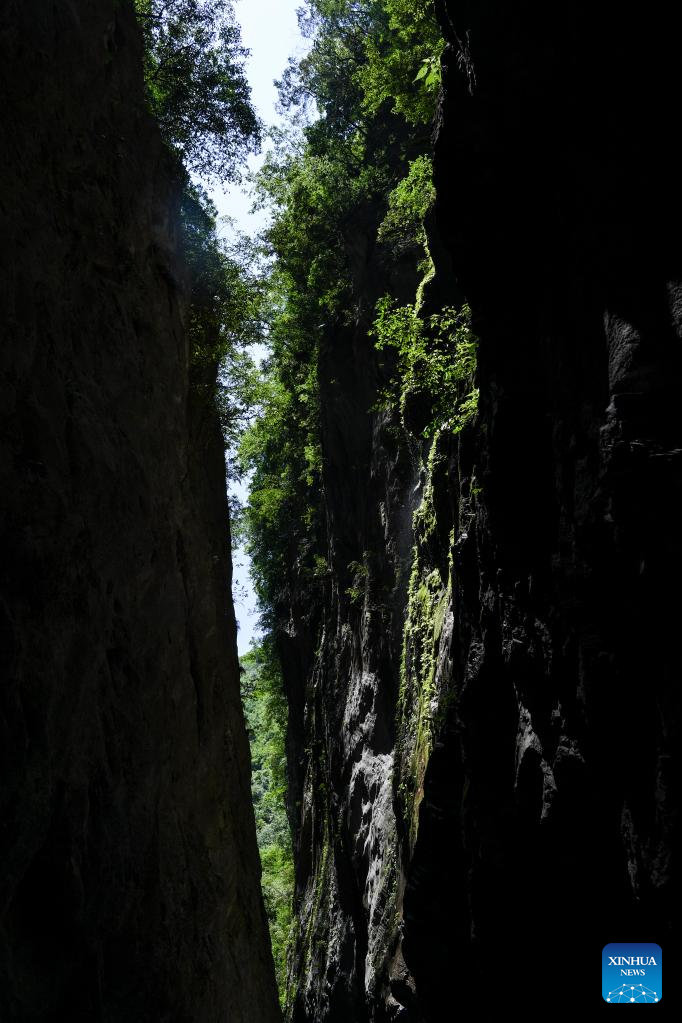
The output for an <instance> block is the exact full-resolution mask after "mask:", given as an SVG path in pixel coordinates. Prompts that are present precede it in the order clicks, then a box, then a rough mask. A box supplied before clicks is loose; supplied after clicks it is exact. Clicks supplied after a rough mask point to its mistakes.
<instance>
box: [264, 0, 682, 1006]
mask: <svg viewBox="0 0 682 1023" xmlns="http://www.w3.org/2000/svg"><path fill="white" fill-rule="evenodd" d="M438 13H439V17H440V20H441V24H442V27H443V31H444V33H445V35H446V38H447V40H448V42H449V44H450V46H449V49H448V50H447V52H446V57H445V75H444V91H443V97H442V102H441V110H440V114H439V121H438V126H437V142H436V157H435V180H436V185H437V192H438V202H437V206H436V210H435V214H434V215H433V216H432V218H431V224H430V233H431V238H430V246H431V251H432V254H433V255H434V259H435V261H436V265H437V276H436V279H435V280H434V281H433V282H432V283H431V285H430V294H431V299H430V300H431V301H435V300H436V298H437V299H438V300H439V301H440V302H441V304H448V303H454V304H457V303H458V302H459V301H460V299H461V296H462V295H465V296H466V298H467V300H468V301H469V303H470V305H471V307H472V311H473V322H474V330H475V333H476V334H477V335H478V337H479V339H480V343H479V354H478V365H479V369H478V381H479V384H480V395H481V397H480V407H479V416H478V419H477V421H476V422H475V423H474V424H473V425H472V426H469V427H467V428H466V429H465V430H464V431H463V432H462V433H461V434H460V435H459V436H452V435H449V434H447V433H443V434H441V436H440V437H439V439H438V440H437V442H436V444H435V445H434V447H433V449H432V450H431V451H430V452H428V451H426V450H424V451H420V450H419V448H418V446H417V448H416V449H415V446H414V445H413V446H412V448H410V446H409V444H407V442H406V441H405V440H403V441H402V442H400V441H399V440H396V442H395V444H393V445H391V444H390V443H388V439H389V437H390V436H392V434H391V433H390V431H387V430H386V427H387V425H390V424H387V423H386V422H385V420H384V419H382V417H381V416H379V415H373V414H371V413H368V412H367V410H368V409H369V408H370V407H371V405H372V401H373V395H374V394H375V393H376V391H375V390H373V387H374V388H376V386H377V382H378V383H380V380H378V377H377V374H378V370H377V355H376V353H374V352H373V347H372V340H371V339H370V338H367V337H366V334H363V330H364V331H366V328H367V326H368V323H367V322H365V323H364V324H363V323H358V324H357V329H356V331H355V333H353V334H352V336H349V335H348V333H343V332H342V333H341V334H339V335H338V336H335V337H333V338H330V339H328V341H327V343H326V346H324V345H323V348H322V356H321V360H320V379H321V387H322V390H323V401H322V415H323V431H324V432H323V456H324V464H325V500H326V513H327V524H328V530H329V549H330V563H331V564H332V566H333V573H332V577H331V579H330V580H328V582H327V584H326V586H327V589H326V592H325V597H324V600H323V601H322V602H321V604H317V605H316V606H315V607H314V608H313V609H312V610H310V609H307V613H306V611H305V609H304V607H303V604H302V603H298V604H297V603H296V601H294V602H292V614H291V618H290V629H289V632H288V635H287V638H286V640H285V641H283V642H285V644H286V651H285V656H287V657H288V665H289V668H288V671H289V674H290V677H289V679H288V685H289V687H290V690H291V691H292V692H293V693H294V694H295V696H296V700H297V702H296V703H295V706H298V707H300V713H299V715H298V716H297V717H295V718H294V721H293V728H294V731H293V733H292V734H293V746H292V754H293V760H294V768H295V771H294V777H295V778H298V779H299V781H300V786H299V788H298V789H297V790H296V792H295V795H294V806H293V807H292V809H293V812H294V816H295V818H296V820H297V826H298V838H297V843H298V851H297V856H298V899H299V906H300V913H299V916H300V933H299V937H298V942H297V952H296V957H295V960H294V969H293V971H292V981H293V982H294V984H295V985H297V986H296V988H295V996H294V998H293V1001H292V1007H291V1018H292V1019H293V1020H294V1021H295V1023H313V1021H314V1023H321V1021H323V1020H324V1021H332V1020H333V1021H337V1020H338V1021H341V1020H347V1019H351V1018H352V1019H353V1020H356V1021H364V1020H367V1021H373V1023H378V1021H385V1020H401V1021H412V1023H415V1021H419V1023H431V1021H434V1023H435V1021H442V1020H449V1019H454V1018H455V1016H456V1014H457V1013H458V1012H462V1011H463V1010H467V1009H473V1008H474V1007H478V1008H479V1009H480V1007H481V1004H482V1001H481V1000H482V999H483V1000H484V1003H485V1004H486V1005H487V1007H488V1008H489V1009H490V1008H491V1007H501V1006H503V1005H509V1004H511V1001H512V999H513V998H514V997H516V996H515V994H514V992H518V985H519V980H520V979H521V980H524V979H529V980H530V981H531V982H532V995H531V994H529V995H528V998H529V999H531V998H532V1000H533V1002H534V1004H539V1000H540V999H542V998H544V997H549V996H551V995H552V993H554V995H555V996H556V989H557V985H558V984H559V983H560V982H562V981H564V980H566V979H567V978H572V979H573V980H575V978H576V976H577V975H579V976H580V979H581V980H584V979H585V978H587V977H588V975H589V984H590V992H592V991H594V992H595V995H594V997H595V998H596V1000H597V1004H598V1001H599V993H598V971H599V965H598V964H599V957H600V954H601V949H602V946H603V945H604V944H606V943H607V942H609V941H612V940H614V938H615V937H616V936H622V937H623V940H625V938H626V936H627V938H628V940H630V939H634V938H640V937H641V938H644V937H647V939H648V940H655V941H656V942H658V943H659V944H661V945H662V947H663V948H664V949H666V948H668V949H669V950H670V952H671V953H673V955H674V953H675V950H676V946H675V944H674V941H675V939H674V926H675V921H676V918H677V917H678V915H679V908H680V906H679V883H678V881H677V879H676V875H675V873H674V871H673V863H674V854H675V851H676V849H677V846H678V842H679V817H678V814H679V792H678V788H677V783H676V777H677V774H676V770H675V769H674V766H673V764H674V759H675V757H676V755H677V749H678V744H679V683H680V677H681V674H682V659H681V654H680V646H679V641H678V638H677V634H678V628H679V627H678V618H679V606H680V604H679V594H678V593H677V587H678V580H679V577H680V569H681V568H682V545H681V543H680V529H679V521H680V511H681V508H682V500H681V498H682V421H681V416H680V397H679V396H680V393H681V391H682V301H681V296H682V258H681V255H680V252H681V250H680V244H679V239H680V226H681V225H680V214H679V204H677V202H676V198H675V197H676V194H677V191H678V188H679V184H678V183H677V182H676V180H675V174H676V168H677V162H676V160H675V158H674V149H675V146H676V139H675V133H674V131H673V130H672V125H673V124H674V123H675V122H676V118H677V114H676V111H678V110H679V101H680V70H679V69H680V65H679V59H678V56H677V54H676V53H675V45H674V40H675V38H676V35H675V31H674V25H673V24H672V19H671V17H670V16H669V15H668V14H667V13H666V9H665V8H664V7H663V6H662V5H659V4H654V9H653V11H651V12H650V13H649V14H648V15H647V19H646V22H644V21H643V20H642V17H641V12H640V15H638V16H635V15H634V14H633V15H630V14H628V13H626V12H625V10H624V8H623V7H622V5H618V6H617V5H615V4H611V3H606V4H602V5H597V7H595V5H593V4H592V5H587V4H583V3H579V4H574V5H570V7H569V8H568V9H567V8H564V7H556V6H552V5H547V4H540V3H536V2H529V3H524V4H507V3H503V2H501V0H496V2H481V0H472V2H460V0H457V2H455V0H452V2H449V3H440V4H439V5H438ZM644 54H646V55H647V56H646V57H644ZM376 272H377V263H376V254H375V253H373V252H372V251H371V247H369V248H368V249H367V250H366V262H365V264H364V266H363V268H362V269H361V271H360V272H358V274H357V282H358V290H359V291H360V292H361V291H362V287H367V286H366V284H362V287H361V285H360V282H365V281H367V280H371V278H372V274H373V273H376ZM377 290H378V292H379V293H381V288H378V289H377ZM367 305H368V306H371V302H370V301H368V302H367ZM369 318H371V317H368V319H369ZM350 366H352V367H353V368H352V369H350V368H348V367H350ZM344 367H345V369H344ZM344 373H345V376H344ZM325 381H334V382H335V383H337V384H338V382H339V381H341V382H342V386H341V388H340V390H339V391H338V392H334V391H331V390H330V391H329V393H328V394H326V392H325V387H326V386H327V385H326V383H325ZM368 392H369V393H368ZM351 561H353V562H355V563H358V562H359V563H361V564H362V565H363V566H364V568H363V569H362V571H360V570H358V569H356V571H355V575H353V573H352V572H350V573H349V569H348V566H349V564H350V563H351ZM403 622H405V623H406V629H405V632H403ZM401 661H402V669H401ZM521 997H525V996H521ZM561 997H562V999H563V998H564V996H561ZM566 997H568V996H566ZM584 997H585V995H584V994H582V995H581V1001H582V1000H583V999H584Z"/></svg>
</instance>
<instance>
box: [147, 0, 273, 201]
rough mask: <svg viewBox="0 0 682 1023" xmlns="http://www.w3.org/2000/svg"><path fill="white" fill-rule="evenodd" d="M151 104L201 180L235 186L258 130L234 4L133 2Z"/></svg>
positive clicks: (222, 0)
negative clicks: (136, 14)
mask: <svg viewBox="0 0 682 1023" xmlns="http://www.w3.org/2000/svg"><path fill="white" fill-rule="evenodd" d="M135 4H136V8H137V13H138V18H139V20H140V22H141V24H142V28H143V32H144V37H145V81H146V84H147V90H148V95H149V101H150V105H151V108H152V111H153V113H154V114H155V116H156V118H157V120H158V122H159V125H160V127H161V130H162V133H163V135H164V138H165V139H166V141H167V142H168V143H169V144H170V145H172V146H173V147H174V148H175V149H176V150H177V151H178V152H179V153H180V155H181V157H182V159H183V161H184V163H185V166H186V167H187V169H188V170H189V171H190V172H191V173H192V174H196V175H199V176H200V177H201V178H203V179H204V180H211V179H214V180H218V181H223V182H227V181H236V180H238V179H239V176H240V168H241V167H242V166H243V163H244V160H245V158H246V156H247V154H248V153H249V152H251V151H253V150H255V149H256V148H257V147H258V145H259V143H260V137H261V125H260V123H259V121H258V118H257V117H256V114H255V112H254V109H253V106H252V105H251V91H250V88H249V84H248V81H247V78H246V74H245V71H244V61H245V59H246V57H247V56H248V51H247V50H245V49H244V47H243V46H242V43H241V36H240V30H239V26H238V25H237V23H236V21H235V15H234V7H233V4H232V0H135Z"/></svg>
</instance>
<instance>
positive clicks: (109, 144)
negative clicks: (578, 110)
mask: <svg viewBox="0 0 682 1023" xmlns="http://www.w3.org/2000/svg"><path fill="white" fill-rule="evenodd" d="M0 51H1V54H2V60H1V61H0V81H1V92H2V97H3V111H2V143H1V144H0V220H1V222H2V255H3V271H2V285H1V290H2V300H1V306H2V323H3V344H2V352H1V354H0V363H1V368H0V395H1V397H0V410H1V411H0V415H1V417H2V428H1V430H0V477H1V480H2V482H1V484H0V493H1V494H2V542H3V548H2V549H3V554H2V564H1V566H0V577H1V593H2V596H1V598H0V634H1V637H2V638H1V641H0V659H1V662H2V688H1V695H0V730H1V740H0V750H1V753H0V756H1V758H2V793H1V796H0V816H1V820H2V827H1V828H0V877H1V878H2V881H1V888H2V900H1V902H0V1016H1V1017H2V1019H3V1020H7V1021H10V1020H14V1021H22V1023H23V1021H33V1020H35V1021H38V1020H40V1021H41V1023H47V1021H51V1020H54V1021H57V1020H59V1021H61V1020H67V1019H68V1020H71V1021H76V1020H83V1021H85V1020H87V1021H88V1023H90V1021H94V1020H107V1021H110V1023H115V1021H121V1023H123V1021H124V1020H125V1021H126V1023H149V1021H151V1020H154V1021H162V1020H166V1021H169V1023H171V1021H172V1023H180V1021H187V1023H189V1021H197V1023H199V1021H201V1023H211V1021H218V1020H221V1021H223V1020H226V1019H229V1020H230V1021H234V1023H237V1021H242V1023H261V1021H262V1023H268V1021H275V1020H277V1019H278V1018H279V1009H278V1007H277V995H276V990H275V983H274V971H273V964H272V957H271V953H270V949H269V944H268V939H267V927H266V921H265V916H264V911H263V907H262V900H261V895H260V889H259V861H258V852H257V848H256V840H255V830H254V823H253V811H252V808H251V802H250V788H249V774H248V770H249V767H248V765H249V755H248V744H247V740H246V734H245V729H244V724H243V718H242V711H241V705H240V700H239V681H238V663H237V653H236V628H235V620H234V612H233V608H232V603H231V598H230V575H231V571H230V537H229V526H228V517H227V505H226V499H225V469H224V462H223V445H222V437H221V434H220V430H219V425H218V422H217V419H216V415H215V413H214V411H213V410H212V408H211V407H210V406H209V405H207V404H206V403H205V402H202V401H201V400H200V398H199V396H198V395H199V391H196V392H193V391H192V390H191V389H190V387H189V385H188V380H189V375H188V342H187V336H186V332H185V327H184V318H185V314H186V301H185V281H184V276H185V271H184V270H183V264H182V259H181V256H180V254H179V246H178V238H177V231H176V226H175V225H176V224H177V220H178V218H177V213H178V201H179V191H178V189H179V186H178V184H177V178H176V171H175V168H174V166H173V163H172V160H171V159H170V157H169V155H168V153H167V152H166V151H165V150H164V149H163V148H162V146H161V143H160V141H159V139H158V136H157V132H156V129H155V126H154V125H153V124H152V122H151V121H150V119H149V117H148V116H147V114H146V112H145V109H144V101H143V85H142V71H141V60H142V54H141V44H140V39H139V33H138V30H137V27H136V25H135V21H134V15H133V12H132V6H131V5H129V4H127V3H120V2H117V0H70V2H66V3H59V4H45V3H43V2H40V0H10V2H9V3H8V4H5V5H4V6H3V18H2V26H1V27H0Z"/></svg>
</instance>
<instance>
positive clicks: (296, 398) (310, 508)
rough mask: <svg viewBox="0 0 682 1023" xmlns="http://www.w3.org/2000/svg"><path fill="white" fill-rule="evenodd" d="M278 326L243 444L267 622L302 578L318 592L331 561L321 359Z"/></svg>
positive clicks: (249, 525) (251, 539) (250, 534)
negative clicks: (324, 512)
mask: <svg viewBox="0 0 682 1023" xmlns="http://www.w3.org/2000/svg"><path fill="white" fill-rule="evenodd" d="M281 315H282V317H283V318H284V320H285V321H286V314H285V313H282V314H281ZM273 326H274V328H275V329H274V330H273V333H272V334H271V343H272V344H273V345H274V346H275V352H277V353H278V355H277V356H275V355H274V354H273V357H272V358H271V360H270V361H269V363H268V364H266V366H265V367H264V376H263V380H262V389H263V390H262V394H263V398H262V404H261V409H260V415H259V416H258V417H257V418H256V419H255V420H254V422H253V423H252V424H251V426H250V428H249V429H248V430H247V431H246V433H245V434H244V437H243V439H242V442H241V446H240V465H241V469H242V471H243V472H246V473H250V474H251V486H250V493H249V502H248V505H247V508H246V511H245V529H246V534H247V551H248V553H249V555H250V558H251V574H252V578H253V580H254V584H255V588H256V594H257V597H258V602H259V606H260V609H261V615H262V619H261V622H262V625H263V627H264V628H265V629H272V628H274V627H275V623H276V615H277V611H278V609H281V608H282V607H283V606H284V604H285V603H286V599H287V596H288V595H289V593H290V589H291V587H292V586H293V585H294V581H295V580H296V579H297V578H298V577H300V576H305V577H306V579H307V581H308V582H309V585H310V588H311V591H314V588H315V583H316V581H318V582H319V579H320V575H321V573H320V562H321V561H322V560H323V559H322V555H321V553H320V546H319V543H317V542H316V539H317V537H318V535H319V529H320V523H319V516H320V500H321V498H320V493H321V491H320V477H321V468H322V466H321V453H320V444H319V427H318V417H319V406H318V389H317V375H316V360H315V357H314V356H313V357H312V358H311V357H310V356H308V358H305V359H304V358H297V357H296V352H295V351H294V352H292V351H290V350H287V349H286V348H281V347H280V344H281V341H282V338H281V336H280V335H279V334H278V330H277V327H278V322H277V321H275V322H274V324H273ZM279 326H282V327H283V329H284V328H286V327H287V326H288V324H287V323H286V322H285V323H284V324H283V325H282V324H281V323H280V324H279ZM284 336H285V337H286V330H285V329H284ZM298 354H299V355H300V354H301V353H300V352H299V353H298Z"/></svg>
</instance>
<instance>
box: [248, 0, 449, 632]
mask: <svg viewBox="0 0 682 1023" xmlns="http://www.w3.org/2000/svg"><path fill="white" fill-rule="evenodd" d="M299 19H300V23H301V27H302V30H303V32H304V34H305V35H306V36H307V37H308V38H309V39H310V48H309V50H308V52H307V53H306V55H305V56H304V57H303V58H302V59H301V60H299V61H295V60H292V61H291V62H290V64H289V67H288V68H287V70H286V72H285V74H284V75H283V77H282V80H281V81H280V83H279V90H280V102H281V106H282V109H283V110H286V111H287V112H288V113H289V116H290V128H289V129H288V130H287V131H285V132H277V133H275V134H274V141H275V145H274V148H273V150H272V151H271V152H270V154H269V155H268V157H267V159H266V161H265V163H264V166H263V168H262V170H261V171H260V172H259V174H258V175H257V177H256V181H255V185H256V195H257V201H258V204H259V205H260V206H261V207H266V208H268V209H269V210H270V211H271V213H272V222H271V225H270V227H269V228H268V229H267V230H266V232H265V234H264V239H263V240H264V244H265V248H266V251H267V254H268V257H269V258H270V259H271V262H272V265H273V272H272V276H271V280H270V288H269V297H268V302H267V304H268V313H267V321H268V336H269V343H270V347H271V353H272V355H271V359H270V360H269V365H268V366H267V367H266V379H265V384H264V391H263V402H262V414H261V416H260V418H259V419H258V421H257V422H255V423H254V424H253V426H252V428H251V429H250V430H249V431H248V433H247V436H246V437H245V439H244V442H243V443H242V446H241V464H242V469H243V471H247V472H250V473H251V474H252V485H251V496H250V500H249V506H248V508H247V510H246V518H245V522H246V531H247V535H248V550H249V553H250V555H251V559H252V564H253V571H254V578H255V583H256V589H257V593H258V598H259V603H260V607H261V611H262V613H263V623H264V625H265V627H266V628H273V629H276V628H278V627H283V625H282V623H283V621H284V620H286V619H287V617H288V614H289V610H288V601H289V600H290V599H292V595H293V593H294V592H295V591H298V592H300V591H301V590H302V589H303V586H302V585H301V584H302V583H303V584H304V585H305V589H306V591H307V592H308V595H309V600H310V601H311V603H313V602H314V601H315V600H316V595H317V594H318V593H319V589H318V588H317V587H319V586H320V585H322V584H323V581H324V576H325V573H324V572H322V571H320V568H319V565H320V562H321V561H322V562H323V563H325V564H326V562H325V561H324V556H325V553H326V543H325V537H324V520H323V514H322V507H321V505H322V475H323V466H322V459H321V448H320V428H319V393H318V381H317V362H318V356H319V351H320V344H321V342H322V340H323V338H327V339H328V338H331V337H333V336H334V335H335V334H336V332H337V331H338V330H339V329H340V328H341V327H342V326H343V324H344V323H346V324H347V323H355V322H357V321H358V320H359V319H362V318H363V317H365V318H369V317H370V316H371V309H372V306H373V303H374V298H375V296H372V297H371V299H369V300H368V298H367V296H366V289H367V284H366V281H365V279H364V271H365V266H366V252H365V250H364V248H363V241H362V240H363V239H365V240H368V242H369V244H370V245H371V243H372V240H373V238H374V237H375V235H376V232H377V230H378V228H379V225H380V224H381V220H382V218H383V217H384V215H386V221H385V224H384V227H383V229H382V238H381V240H382V242H383V243H384V247H385V249H386V250H387V251H389V252H391V251H393V254H394V255H395V254H396V253H397V252H398V249H399V248H400V245H403V244H408V242H407V241H406V238H407V235H409V234H410V233H411V234H412V235H414V236H415V237H416V238H417V239H418V240H421V233H420V232H421V231H422V228H421V222H422V220H423V216H424V214H425V210H426V207H427V206H428V204H430V202H431V201H432V198H433V186H432V184H431V181H430V171H429V162H428V160H427V159H420V158H419V154H420V152H422V151H424V150H425V149H426V148H427V145H428V137H427V136H428V133H427V132H426V131H425V130H424V129H423V127H420V128H419V129H417V128H416V127H415V124H417V123H419V124H423V123H425V122H426V121H427V120H428V119H429V117H430V115H431V111H432V109H433V92H432V86H433V81H432V79H431V78H428V80H427V76H425V75H423V74H421V68H422V66H423V65H424V61H426V60H428V59H432V60H433V61H435V62H436V63H437V62H438V57H439V53H440V47H441V43H440V38H439V36H438V33H437V31H436V27H435V25H436V23H435V20H434V18H433V15H432V9H431V6H430V3H427V0H420V2H419V3H418V4H417V7H416V9H415V8H414V5H412V6H410V5H409V4H408V3H407V2H406V0H307V3H306V4H305V6H304V8H302V10H301V11H300V12H299ZM380 58H381V61H383V62H384V63H386V64H387V65H388V64H390V65H391V66H390V72H389V73H387V74H386V75H383V76H382V75H380V74H379V71H380V67H379V60H380ZM434 66H435V65H434ZM311 110H313V111H314V112H315V113H316V114H317V115H318V116H317V117H316V119H315V120H310V119H309V118H308V114H309V113H310V111H311ZM401 179H402V180H401ZM396 185H397V188H396ZM394 190H395V191H394ZM393 191H394V194H393V195H392V197H391V198H390V199H389V196H391V193H392V192H393ZM354 585H355V584H354ZM351 589H352V587H351ZM356 589H359V586H356ZM357 599H359V598H357Z"/></svg>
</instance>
